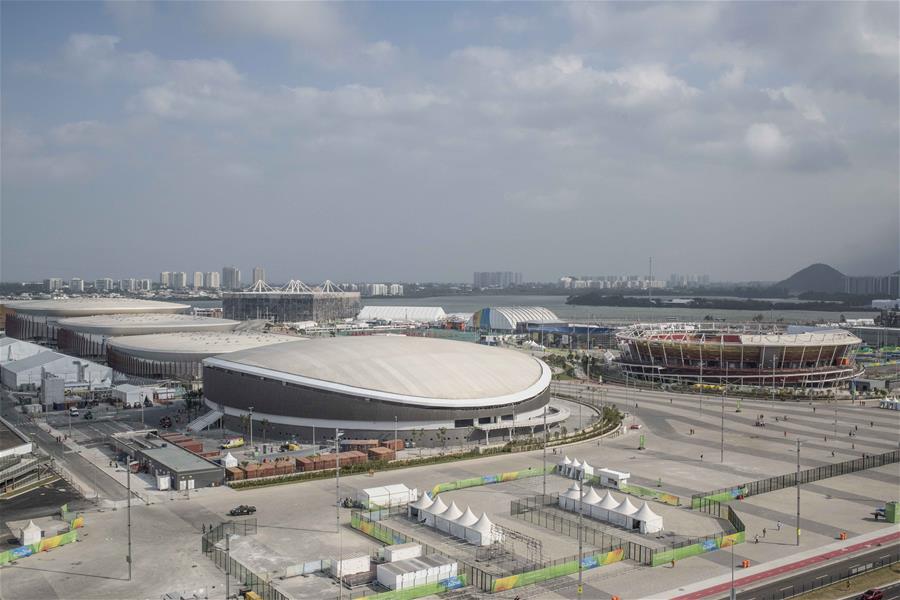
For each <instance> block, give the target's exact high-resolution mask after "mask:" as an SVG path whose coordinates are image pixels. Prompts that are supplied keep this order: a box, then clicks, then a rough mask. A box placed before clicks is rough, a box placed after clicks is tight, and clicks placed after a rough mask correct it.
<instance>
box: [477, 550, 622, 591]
mask: <svg viewBox="0 0 900 600" xmlns="http://www.w3.org/2000/svg"><path fill="white" fill-rule="evenodd" d="M624 557H625V550H624V549H623V548H617V549H615V550H611V551H609V552H604V553H602V554H592V555H590V556H585V557H584V558H582V559H581V567H582V569H585V570H587V569H594V568H596V567H602V566H604V565H609V564H612V563H615V562H619V561H620V560H622V559H623V558H624ZM577 572H578V560H571V561H568V562H564V563H560V564H558V565H552V566H549V567H544V568H543V569H537V570H534V571H526V572H525V573H519V574H518V575H510V576H509V577H498V578H496V579H494V582H493V585H492V586H491V592H492V593H493V592H502V591H504V590H511V589H513V588H517V587H522V586H526V585H532V584H535V583H539V582H541V581H547V580H548V579H555V578H557V577H563V576H565V575H571V574H572V573H577Z"/></svg>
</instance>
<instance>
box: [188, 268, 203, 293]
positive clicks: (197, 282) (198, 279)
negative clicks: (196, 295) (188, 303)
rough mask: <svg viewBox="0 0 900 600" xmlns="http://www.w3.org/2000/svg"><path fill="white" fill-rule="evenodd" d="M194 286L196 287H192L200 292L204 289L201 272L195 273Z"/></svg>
mask: <svg viewBox="0 0 900 600" xmlns="http://www.w3.org/2000/svg"><path fill="white" fill-rule="evenodd" d="M193 284H194V285H193V286H191V287H193V288H194V289H195V290H199V289H200V288H202V287H203V273H201V272H200V271H194V281H193Z"/></svg>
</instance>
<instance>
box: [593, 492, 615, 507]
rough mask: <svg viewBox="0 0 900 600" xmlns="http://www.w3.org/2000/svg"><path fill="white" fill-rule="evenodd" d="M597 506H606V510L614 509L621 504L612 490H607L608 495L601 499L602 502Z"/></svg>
mask: <svg viewBox="0 0 900 600" xmlns="http://www.w3.org/2000/svg"><path fill="white" fill-rule="evenodd" d="M597 506H599V507H600V508H605V509H606V510H613V509H615V508H616V507H617V506H619V501H618V500H616V498H615V496H613V495H612V492H606V495H605V496H604V497H603V499H602V500H600V503H599V504H598V505H597Z"/></svg>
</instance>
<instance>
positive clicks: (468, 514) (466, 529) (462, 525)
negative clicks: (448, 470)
mask: <svg viewBox="0 0 900 600" xmlns="http://www.w3.org/2000/svg"><path fill="white" fill-rule="evenodd" d="M409 516H410V517H411V518H415V519H417V520H418V521H419V522H421V523H424V524H425V525H426V526H427V527H432V528H434V529H437V530H438V531H443V532H444V533H449V534H450V535H452V536H453V537H456V538H459V539H461V540H465V541H467V542H469V543H470V544H474V545H476V546H489V545H491V544H493V543H494V542H499V541H500V534H499V531H498V530H497V529H496V528H494V524H493V523H492V522H491V520H490V519H489V518H488V516H487V513H481V517H480V518H479V517H476V516H475V513H473V512H472V509H471V508H470V507H466V510H464V511H463V510H460V509H459V507H458V506H457V505H456V502H453V503H451V504H450V506H447V505H446V504H444V501H443V500H441V498H440V496H439V497H438V498H437V499H436V500H432V499H431V497H430V496H429V495H428V494H422V496H421V497H420V498H419V499H418V500H416V501H415V502H413V503H412V504H410V505H409Z"/></svg>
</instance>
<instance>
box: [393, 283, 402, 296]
mask: <svg viewBox="0 0 900 600" xmlns="http://www.w3.org/2000/svg"><path fill="white" fill-rule="evenodd" d="M390 295H391V296H402V295H403V286H402V285H400V284H399V283H392V284H391V289H390Z"/></svg>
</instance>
